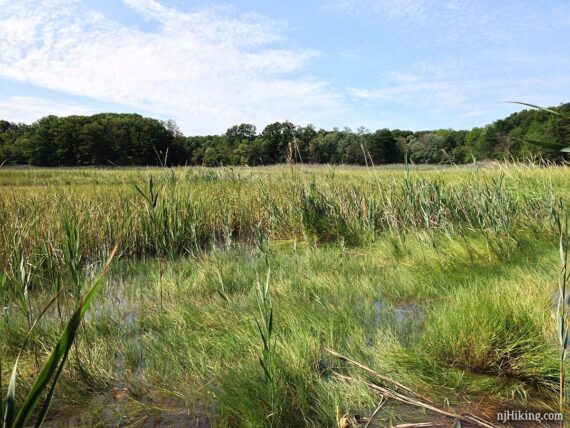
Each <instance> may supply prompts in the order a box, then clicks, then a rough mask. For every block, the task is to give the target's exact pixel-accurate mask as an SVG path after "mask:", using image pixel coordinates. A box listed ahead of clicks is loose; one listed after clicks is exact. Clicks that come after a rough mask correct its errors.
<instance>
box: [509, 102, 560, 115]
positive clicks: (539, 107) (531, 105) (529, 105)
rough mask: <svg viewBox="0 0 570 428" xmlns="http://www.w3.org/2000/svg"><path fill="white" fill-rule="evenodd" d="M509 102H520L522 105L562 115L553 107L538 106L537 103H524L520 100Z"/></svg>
mask: <svg viewBox="0 0 570 428" xmlns="http://www.w3.org/2000/svg"><path fill="white" fill-rule="evenodd" d="M507 102H508V103H510V104H520V105H522V106H526V107H532V108H535V109H538V110H542V111H546V112H548V113H552V114H556V115H558V116H561V114H560V113H558V112H557V111H554V110H551V109H549V108H545V107H541V106H537V105H535V104H529V103H523V102H520V101H507Z"/></svg>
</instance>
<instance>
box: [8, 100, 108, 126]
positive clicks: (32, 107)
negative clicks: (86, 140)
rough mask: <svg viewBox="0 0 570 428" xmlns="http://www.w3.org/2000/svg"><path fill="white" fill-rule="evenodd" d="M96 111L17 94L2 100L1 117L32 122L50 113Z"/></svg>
mask: <svg viewBox="0 0 570 428" xmlns="http://www.w3.org/2000/svg"><path fill="white" fill-rule="evenodd" d="M94 113H97V111H95V110H94V109H91V108H88V107H84V106H81V105H77V104H71V103H62V102H57V101H52V100H47V99H45V98H38V97H21V96H15V97H9V98H6V99H3V100H0V118H9V119H10V120H11V121H13V122H22V123H31V122H33V121H35V120H36V119H38V118H40V117H43V116H47V115H50V114H55V115H57V116H69V115H74V114H81V115H88V114H94Z"/></svg>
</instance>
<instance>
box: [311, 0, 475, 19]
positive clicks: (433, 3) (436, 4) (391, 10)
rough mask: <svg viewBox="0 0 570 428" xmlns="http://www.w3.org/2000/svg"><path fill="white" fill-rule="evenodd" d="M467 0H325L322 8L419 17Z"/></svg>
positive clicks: (393, 16) (392, 16)
mask: <svg viewBox="0 0 570 428" xmlns="http://www.w3.org/2000/svg"><path fill="white" fill-rule="evenodd" d="M468 1H469V0H464V2H459V1H457V0H449V1H441V0H397V1H394V0H326V1H324V2H323V3H322V8H323V9H324V10H327V11H329V12H333V13H344V14H359V15H360V14H367V15H370V14H374V15H384V16H387V17H389V18H394V19H399V18H420V17H422V16H424V15H425V14H426V13H428V12H434V11H438V10H439V11H453V10H456V9H457V8H458V7H459V5H460V4H461V3H463V4H464V5H465V4H466V3H467V2H468Z"/></svg>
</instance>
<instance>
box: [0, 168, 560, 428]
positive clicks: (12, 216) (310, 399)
mask: <svg viewBox="0 0 570 428" xmlns="http://www.w3.org/2000/svg"><path fill="white" fill-rule="evenodd" d="M569 177H570V175H569V172H568V170H567V168H566V167H565V166H556V165H546V166H536V165H532V164H514V163H512V164H511V163H486V164H473V165H469V166H463V167H455V166H448V167H416V166H410V167H407V168H406V167H403V166H399V167H396V166H395V167H384V168H375V169H373V168H364V167H333V166H328V167H327V166H300V165H289V166H273V167H256V168H247V167H239V168H214V169H210V168H201V167H188V168H182V167H181V168H124V169H122V168H113V169H111V168H106V169H101V168H99V169H97V168H81V169H28V168H1V169H0V263H1V265H0V268H1V269H2V277H1V278H2V279H1V280H0V283H1V284H2V288H1V295H0V298H1V299H2V319H1V321H2V322H1V323H0V338H1V341H2V342H1V343H0V350H1V351H2V354H1V358H2V366H1V375H2V383H1V388H2V391H1V392H2V397H5V396H6V394H7V388H8V384H9V381H10V373H11V371H12V367H13V365H14V363H15V361H16V358H17V356H18V353H19V351H20V349H21V347H22V346H23V344H24V343H25V341H26V336H27V334H28V331H29V330H30V327H31V326H32V325H33V324H34V322H35V321H36V320H38V318H39V317H40V315H42V310H43V309H44V308H46V307H47V309H46V310H45V314H43V316H42V317H41V319H39V321H38V322H37V324H36V325H35V327H34V328H33V330H32V333H31V338H30V341H29V342H28V344H27V345H26V346H25V347H24V348H23V351H22V354H21V357H20V360H19V363H18V376H17V380H16V382H15V386H16V389H15V395H14V397H15V403H16V410H18V408H19V406H21V403H22V402H23V401H24V400H25V397H26V395H27V393H28V391H29V390H30V388H31V387H32V384H33V383H34V382H35V380H36V379H37V377H38V373H39V372H40V370H41V367H42V366H43V364H44V362H45V361H46V360H47V358H48V356H49V355H50V353H51V352H52V350H53V348H54V345H55V344H56V343H57V342H58V340H59V338H60V335H61V333H62V331H63V330H64V328H65V325H66V323H67V321H68V320H69V319H70V318H71V317H72V315H73V313H74V311H76V308H77V305H78V304H80V302H82V298H81V296H82V295H85V293H86V292H87V291H88V290H92V288H90V287H91V286H92V284H93V281H96V278H98V280H97V281H99V282H101V284H99V286H100V288H99V290H98V293H97V294H96V295H95V297H94V299H93V301H92V303H91V305H92V306H91V309H90V310H89V311H87V312H85V318H84V320H83V321H82V322H81V323H78V324H77V334H76V337H75V341H74V344H73V347H72V348H71V350H70V353H69V356H68V357H67V361H66V363H65V365H63V366H62V367H63V368H62V371H61V376H60V377H59V382H58V383H57V387H56V388H55V393H54V396H53V402H52V404H51V407H50V408H49V411H48V413H47V419H46V421H45V425H46V426H62V425H68V426H80V425H84V426H95V425H97V424H99V426H107V425H110V426H117V425H119V426H232V427H242V426H243V427H250V426H296V427H298V426H313V427H317V426H327V427H330V426H341V427H343V428H344V427H349V426H365V425H366V424H367V418H370V416H371V415H372V414H374V420H373V421H372V422H371V423H370V426H390V425H394V426H397V425H398V424H405V423H420V422H431V423H440V424H444V425H447V426H452V425H453V424H454V423H458V420H461V419H462V420H463V421H464V423H465V425H462V426H471V425H479V426H493V425H496V424H497V412H499V411H501V410H503V409H530V410H535V411H541V412H547V411H552V412H557V411H559V410H560V398H559V397H560V393H561V388H560V385H561V383H560V382H561V381H560V379H561V369H562V372H563V371H564V370H565V368H564V366H565V352H561V349H562V350H564V349H565V346H566V344H567V339H566V338H567V333H566V329H567V327H565V322H566V320H567V317H568V315H567V311H566V310H565V305H566V300H567V299H566V298H565V297H564V296H566V291H565V282H564V281H565V280H566V279H567V278H566V275H567V274H566V270H565V257H566V253H567V251H565V249H566V248H567V237H566V228H565V218H566V212H567V211H566V208H565V207H566V206H567V203H568V202H569V201H568V190H569V189H570V187H569V184H568V183H569V182H570V181H569V180H568V179H569ZM115 246H117V251H116V254H115V255H114V258H112V260H111V261H110V267H109V271H108V273H107V274H106V276H105V277H101V276H99V274H100V272H101V271H102V270H104V269H103V265H104V264H105V263H106V261H108V260H109V259H110V256H111V254H112V252H113V249H114V248H115ZM561 255H562V258H561ZM561 271H562V274H561ZM561 275H562V279H561ZM102 278H103V279H102ZM559 280H560V281H561V285H560V287H559V285H558V284H559ZM559 288H560V289H559ZM54 296H55V297H54ZM560 296H562V298H560ZM50 300H52V301H51V305H49V306H48V304H49V303H50ZM557 324H558V327H557ZM560 341H561V342H562V343H560ZM363 367H364V369H363ZM371 385H374V386H371ZM380 397H383V400H384V401H382V399H381V398H380ZM401 397H404V398H405V399H402V398H401ZM406 400H407V401H406ZM379 402H381V403H382V404H381V405H380V406H379ZM4 403H6V402H4ZM562 404H563V407H564V403H562ZM426 406H427V407H426ZM430 407H431V408H430ZM564 410H565V408H563V411H564ZM37 411H38V410H37V409H36V412H37ZM442 412H444V413H445V412H446V413H447V415H445V414H443V413H442ZM450 415H451V416H450ZM485 424H487V425H485Z"/></svg>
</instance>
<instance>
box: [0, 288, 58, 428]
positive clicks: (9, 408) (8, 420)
mask: <svg viewBox="0 0 570 428" xmlns="http://www.w3.org/2000/svg"><path fill="white" fill-rule="evenodd" d="M62 292H63V288H61V289H60V290H59V291H58V292H57V293H56V294H55V295H54V296H53V297H52V298H51V299H50V301H49V302H48V304H47V305H46V306H45V307H44V308H43V309H42V312H41V313H40V314H39V315H38V318H37V319H36V321H35V322H34V324H32V327H31V328H30V329H29V331H28V334H27V335H26V338H25V340H24V343H23V344H22V346H21V347H20V351H19V352H18V356H17V357H16V362H15V363H14V367H13V368H12V375H11V376H10V383H9V384H8V393H7V395H6V412H5V414H4V424H3V426H4V427H5V428H7V427H10V426H12V424H13V423H14V413H15V408H16V406H15V403H16V380H17V377H18V374H17V373H18V363H19V361H20V357H21V355H22V352H23V351H24V349H25V347H26V345H27V344H28V341H29V340H30V337H31V335H32V332H33V330H34V328H35V327H36V325H37V324H38V322H39V321H40V320H41V319H42V317H43V316H44V314H45V313H46V312H47V310H48V309H49V308H50V307H51V305H53V304H54V303H55V301H56V300H57V298H58V297H59V296H60V294H61V293H62Z"/></svg>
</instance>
